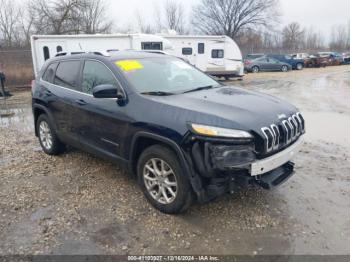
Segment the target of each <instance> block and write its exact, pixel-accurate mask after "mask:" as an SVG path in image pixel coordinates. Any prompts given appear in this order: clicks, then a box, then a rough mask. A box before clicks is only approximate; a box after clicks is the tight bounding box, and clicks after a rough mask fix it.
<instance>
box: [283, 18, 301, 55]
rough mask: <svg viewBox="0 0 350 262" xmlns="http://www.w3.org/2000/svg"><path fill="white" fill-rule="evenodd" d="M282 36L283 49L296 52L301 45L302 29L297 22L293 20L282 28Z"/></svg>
mask: <svg viewBox="0 0 350 262" xmlns="http://www.w3.org/2000/svg"><path fill="white" fill-rule="evenodd" d="M282 37H283V47H284V48H285V50H287V51H292V52H296V51H298V50H299V49H300V47H302V45H303V42H304V30H303V29H302V28H301V26H300V24H299V23H296V22H293V23H290V24H288V25H286V26H285V27H284V28H283V31H282Z"/></svg>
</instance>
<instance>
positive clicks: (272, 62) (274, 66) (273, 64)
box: [268, 58, 282, 71]
mask: <svg viewBox="0 0 350 262" xmlns="http://www.w3.org/2000/svg"><path fill="white" fill-rule="evenodd" d="M268 62H269V63H268V68H269V70H271V71H279V70H281V67H282V62H281V61H279V60H277V59H274V58H268Z"/></svg>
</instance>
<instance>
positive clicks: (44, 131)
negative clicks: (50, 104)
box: [36, 114, 65, 155]
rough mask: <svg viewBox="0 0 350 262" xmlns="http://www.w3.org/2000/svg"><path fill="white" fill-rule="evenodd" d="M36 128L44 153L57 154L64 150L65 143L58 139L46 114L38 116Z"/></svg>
mask: <svg viewBox="0 0 350 262" xmlns="http://www.w3.org/2000/svg"><path fill="white" fill-rule="evenodd" d="M36 130H37V133H38V137H39V142H40V145H41V148H42V149H43V151H44V152H45V153H46V154H48V155H59V154H60V153H62V152H63V151H64V149H65V145H64V144H63V143H62V142H61V141H60V140H59V139H58V137H57V135H56V133H55V130H54V129H53V127H52V123H51V121H50V120H49V118H48V117H47V115H45V114H42V115H40V116H39V118H38V120H37V122H36Z"/></svg>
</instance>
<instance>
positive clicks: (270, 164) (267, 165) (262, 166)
mask: <svg viewBox="0 0 350 262" xmlns="http://www.w3.org/2000/svg"><path fill="white" fill-rule="evenodd" d="M301 146H302V139H299V140H298V141H297V142H295V143H294V144H293V145H291V146H290V147H288V148H287V149H285V150H283V151H281V152H279V153H278V154H275V155H273V156H270V157H268V158H265V159H262V160H258V161H255V162H254V163H252V164H251V165H250V168H249V169H250V174H251V175H252V176H259V175H262V174H266V173H268V172H270V171H271V170H274V169H276V168H278V167H280V166H282V165H283V164H285V163H287V162H289V161H290V160H292V159H293V158H294V156H295V155H296V154H297V153H298V152H299V151H300V148H301Z"/></svg>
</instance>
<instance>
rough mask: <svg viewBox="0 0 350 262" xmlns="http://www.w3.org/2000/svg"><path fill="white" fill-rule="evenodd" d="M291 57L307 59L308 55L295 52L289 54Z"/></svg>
mask: <svg viewBox="0 0 350 262" xmlns="http://www.w3.org/2000/svg"><path fill="white" fill-rule="evenodd" d="M291 57H292V58H293V59H308V58H309V57H310V55H309V54H308V53H297V54H291Z"/></svg>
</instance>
